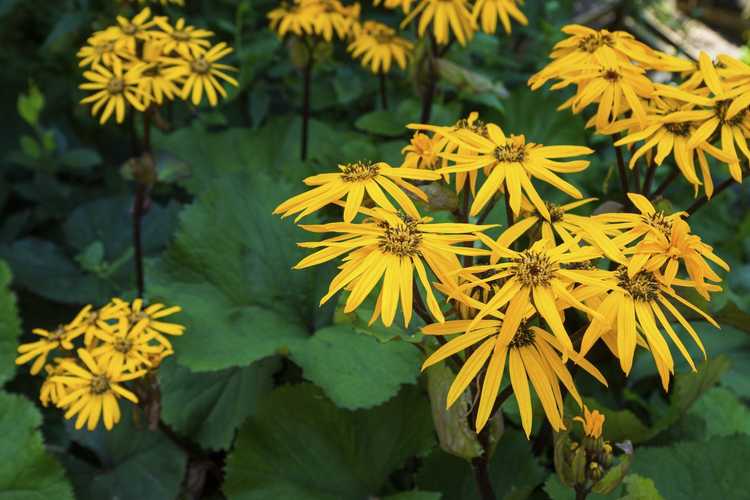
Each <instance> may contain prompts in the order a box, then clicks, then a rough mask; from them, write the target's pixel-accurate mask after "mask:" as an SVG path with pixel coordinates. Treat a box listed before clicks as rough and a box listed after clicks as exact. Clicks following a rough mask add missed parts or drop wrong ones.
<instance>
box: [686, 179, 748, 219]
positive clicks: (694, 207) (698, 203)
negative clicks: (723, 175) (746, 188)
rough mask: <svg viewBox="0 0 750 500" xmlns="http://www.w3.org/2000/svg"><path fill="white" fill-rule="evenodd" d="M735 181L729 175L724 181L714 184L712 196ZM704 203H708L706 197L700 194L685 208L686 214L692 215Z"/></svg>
mask: <svg viewBox="0 0 750 500" xmlns="http://www.w3.org/2000/svg"><path fill="white" fill-rule="evenodd" d="M735 182H736V181H735V180H734V179H732V178H731V177H730V178H729V179H727V180H725V181H724V182H722V183H721V184H719V185H718V186H716V189H714V194H713V196H716V195H717V194H719V193H721V192H722V191H724V190H725V189H727V188H728V187H729V186H731V185H732V184H734V183H735ZM706 203H708V197H707V196H706V195H705V194H704V195H703V196H701V197H700V198H698V199H697V200H695V201H694V202H693V204H692V205H690V207H688V209H687V210H686V211H687V213H688V216H690V215H693V214H694V213H695V212H697V211H698V210H699V209H700V208H701V207H703V206H704V205H705V204H706Z"/></svg>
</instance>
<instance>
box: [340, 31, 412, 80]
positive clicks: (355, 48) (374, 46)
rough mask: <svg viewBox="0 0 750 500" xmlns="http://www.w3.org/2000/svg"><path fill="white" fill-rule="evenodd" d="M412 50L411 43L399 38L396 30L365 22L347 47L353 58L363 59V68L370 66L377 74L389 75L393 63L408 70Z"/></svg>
mask: <svg viewBox="0 0 750 500" xmlns="http://www.w3.org/2000/svg"><path fill="white" fill-rule="evenodd" d="M411 49H412V44H411V42H409V41H408V40H406V39H405V38H401V37H400V36H397V35H396V31H395V30H394V29H392V28H390V27H388V26H386V25H385V24H382V23H378V22H375V21H365V23H364V25H363V26H362V29H361V30H359V31H358V33H357V34H356V35H355V37H354V41H352V42H351V43H350V44H349V46H348V47H347V50H348V51H349V52H351V53H352V57H353V58H355V59H356V58H358V57H362V66H365V67H367V66H368V65H369V67H370V71H372V72H373V73H375V74H379V73H388V72H389V71H390V70H391V65H392V63H393V61H396V64H398V66H399V67H400V68H401V69H406V62H407V60H408V58H409V56H410V54H411V52H410V51H411Z"/></svg>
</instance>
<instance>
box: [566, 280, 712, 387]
mask: <svg viewBox="0 0 750 500" xmlns="http://www.w3.org/2000/svg"><path fill="white" fill-rule="evenodd" d="M610 282H611V285H610V286H611V288H612V289H611V291H610V292H609V293H608V294H607V295H606V296H605V298H604V299H603V300H602V302H601V305H600V306H599V307H598V308H597V311H598V312H599V314H600V316H598V317H595V318H593V319H592V321H591V323H590V324H589V326H588V328H587V329H586V332H585V333H584V335H583V340H582V341H581V351H580V354H581V355H585V354H586V353H587V352H588V351H589V350H590V349H591V347H592V346H593V345H594V343H596V341H597V340H598V339H599V338H601V337H602V335H604V334H606V333H608V332H610V331H611V330H614V331H615V334H616V336H617V357H618V358H619V359H620V367H621V368H622V370H623V371H624V372H625V374H628V373H630V369H631V368H632V366H633V356H634V354H635V347H636V344H638V343H639V340H640V341H642V342H641V343H642V344H644V345H646V346H647V348H648V350H649V351H650V352H651V355H652V356H653V359H654V362H655V363H656V368H657V370H658V372H659V376H660V377H661V382H662V385H663V387H664V390H667V388H668V387H669V377H670V375H671V374H673V373H674V360H673V359H672V354H671V352H670V349H669V346H668V345H667V343H666V341H665V339H664V337H663V336H662V333H661V331H660V328H659V326H658V325H661V329H662V330H663V331H664V332H666V333H667V335H668V336H669V338H670V339H671V340H672V343H674V345H675V346H677V348H678V350H679V351H680V353H681V354H682V356H683V357H684V358H685V360H686V361H687V362H688V364H689V365H690V367H691V369H692V370H693V371H695V364H694V363H693V359H692V358H691V356H690V353H689V352H688V351H687V349H686V348H685V345H684V344H683V343H682V341H681V340H680V338H679V337H678V336H677V334H676V333H675V331H674V329H673V328H672V325H671V323H670V321H669V320H668V319H667V316H666V315H665V314H664V311H663V310H662V308H664V309H666V310H667V311H668V312H669V313H670V314H671V315H672V316H673V317H674V318H675V319H676V320H677V321H678V322H679V323H680V324H681V325H682V327H683V328H684V329H685V330H687V332H688V333H689V334H690V336H691V337H692V339H693V341H694V342H695V343H696V345H697V346H698V347H699V348H700V349H701V351H702V352H703V355H704V356H705V355H706V351H705V349H704V347H703V343H702V342H701V340H700V337H699V336H698V334H697V333H696V331H695V329H694V328H693V327H692V326H691V325H690V323H689V322H688V321H687V320H686V319H685V317H684V316H683V315H682V313H681V312H680V311H678V310H677V308H676V307H675V306H674V305H673V304H672V302H671V301H670V300H675V301H676V302H678V303H680V304H682V305H683V306H685V307H687V308H689V309H692V310H693V311H695V312H696V313H698V314H699V315H700V316H701V317H703V318H704V319H705V320H706V321H708V322H709V323H711V324H712V325H714V326H715V327H716V328H719V325H718V324H717V323H716V321H714V320H713V318H711V317H710V316H709V315H708V314H706V313H705V312H703V311H701V310H700V309H699V308H698V307H696V306H695V305H693V304H691V303H690V302H688V301H687V300H685V299H684V298H682V297H680V296H679V295H677V293H676V292H675V291H674V290H672V288H671V287H669V286H667V285H666V284H665V283H664V280H663V278H662V277H661V276H660V275H659V274H658V273H653V272H650V271H646V270H642V271H638V272H637V273H635V275H633V276H631V275H630V273H629V272H628V267H627V265H626V266H621V267H620V268H618V269H617V270H616V271H612V278H611V279H610ZM657 321H658V323H657Z"/></svg>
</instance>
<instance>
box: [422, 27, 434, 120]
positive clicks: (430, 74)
mask: <svg viewBox="0 0 750 500" xmlns="http://www.w3.org/2000/svg"><path fill="white" fill-rule="evenodd" d="M427 50H428V54H429V56H428V58H427V87H426V88H425V89H424V92H423V93H422V116H421V118H420V119H421V122H422V123H429V122H430V117H431V116H432V101H433V100H434V99H435V89H436V87H437V81H436V80H437V72H436V71H435V55H436V54H437V42H436V41H435V37H434V36H433V35H432V34H430V43H429V48H428V49H427Z"/></svg>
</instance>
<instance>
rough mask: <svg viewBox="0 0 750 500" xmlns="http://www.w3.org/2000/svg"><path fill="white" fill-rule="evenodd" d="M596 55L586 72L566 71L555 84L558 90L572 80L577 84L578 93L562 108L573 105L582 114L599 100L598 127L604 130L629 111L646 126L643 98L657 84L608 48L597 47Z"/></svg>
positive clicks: (576, 111)
mask: <svg viewBox="0 0 750 500" xmlns="http://www.w3.org/2000/svg"><path fill="white" fill-rule="evenodd" d="M594 57H595V59H596V62H595V63H592V64H590V65H588V66H586V67H585V71H582V72H575V73H571V74H563V75H562V76H561V81H560V82H559V83H556V84H555V85H553V86H552V89H558V88H563V87H565V86H567V85H569V84H572V83H575V84H577V85H578V89H577V91H576V94H575V95H574V96H573V97H572V98H570V99H569V100H568V101H566V102H565V103H564V104H563V105H561V106H560V108H559V109H565V108H567V107H572V110H573V112H574V113H580V112H581V110H582V109H583V108H585V107H587V106H588V105H589V104H592V103H595V102H598V103H599V106H598V109H597V112H596V120H595V124H596V128H597V130H600V131H602V130H605V129H606V128H607V126H608V125H609V124H610V123H611V122H612V121H614V120H616V119H617V117H618V116H620V114H621V113H624V112H626V111H628V110H630V111H632V113H633V115H634V116H635V118H636V119H637V120H638V123H639V124H640V125H641V126H642V127H645V126H646V124H647V117H646V110H645V107H644V103H643V101H642V99H647V98H649V97H651V95H652V94H653V92H654V85H653V83H651V80H649V79H648V77H647V76H646V75H645V70H644V69H643V68H639V67H638V66H635V65H632V64H628V63H622V62H621V61H619V60H618V59H617V57H616V55H615V52H614V51H613V50H612V49H610V48H609V47H602V48H601V49H599V50H597V51H596V53H595V55H594Z"/></svg>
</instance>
